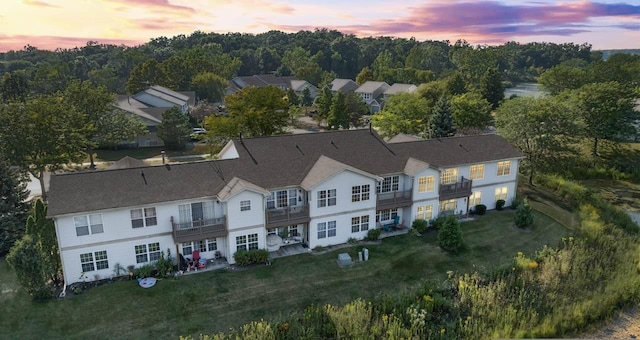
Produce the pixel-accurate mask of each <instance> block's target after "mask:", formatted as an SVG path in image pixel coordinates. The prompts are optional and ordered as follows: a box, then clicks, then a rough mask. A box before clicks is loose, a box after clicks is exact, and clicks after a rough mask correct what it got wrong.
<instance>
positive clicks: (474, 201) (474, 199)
mask: <svg viewBox="0 0 640 340" xmlns="http://www.w3.org/2000/svg"><path fill="white" fill-rule="evenodd" d="M478 204H482V192H481V191H476V192H474V193H472V194H471V196H469V206H471V207H475V206H476V205H478Z"/></svg>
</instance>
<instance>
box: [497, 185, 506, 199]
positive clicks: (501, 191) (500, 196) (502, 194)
mask: <svg viewBox="0 0 640 340" xmlns="http://www.w3.org/2000/svg"><path fill="white" fill-rule="evenodd" d="M507 193H508V189H507V187H502V188H496V197H495V198H496V201H497V200H503V201H506V200H507Z"/></svg>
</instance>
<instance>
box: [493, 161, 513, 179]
mask: <svg viewBox="0 0 640 340" xmlns="http://www.w3.org/2000/svg"><path fill="white" fill-rule="evenodd" d="M509 174H511V161H502V162H498V171H497V174H496V176H508V175H509Z"/></svg>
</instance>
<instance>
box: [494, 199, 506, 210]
mask: <svg viewBox="0 0 640 340" xmlns="http://www.w3.org/2000/svg"><path fill="white" fill-rule="evenodd" d="M504 203H505V201H504V200H497V201H496V210H502V209H504Z"/></svg>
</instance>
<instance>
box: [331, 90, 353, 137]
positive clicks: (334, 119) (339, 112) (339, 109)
mask: <svg viewBox="0 0 640 340" xmlns="http://www.w3.org/2000/svg"><path fill="white" fill-rule="evenodd" d="M349 121H350V117H349V113H348V112H347V103H346V101H345V97H344V94H343V93H342V92H338V93H337V94H336V96H335V98H333V101H332V103H331V110H330V111H329V116H328V117H327V127H328V128H329V129H333V130H338V129H339V128H343V129H348V128H349Z"/></svg>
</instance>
